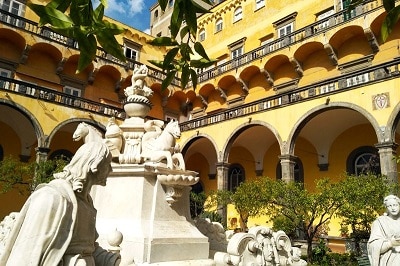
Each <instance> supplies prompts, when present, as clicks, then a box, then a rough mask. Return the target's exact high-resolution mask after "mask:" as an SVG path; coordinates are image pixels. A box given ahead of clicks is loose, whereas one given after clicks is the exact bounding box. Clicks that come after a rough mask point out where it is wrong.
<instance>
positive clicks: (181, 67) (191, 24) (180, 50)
mask: <svg viewBox="0 0 400 266" xmlns="http://www.w3.org/2000/svg"><path fill="white" fill-rule="evenodd" d="M158 2H159V4H160V7H161V9H162V11H165V9H166V7H167V5H168V2H169V1H168V0H159V1H158ZM204 4H206V5H208V6H210V5H211V3H210V1H209V0H175V1H174V7H173V12H172V16H171V20H170V31H171V37H164V36H163V37H158V38H155V39H153V40H151V41H150V42H149V43H150V44H151V45H154V46H165V47H169V48H170V49H169V51H168V52H167V54H166V55H165V56H164V60H160V61H156V60H152V61H150V62H151V63H152V64H154V65H156V66H157V67H160V68H161V69H162V70H163V71H165V72H166V78H165V79H164V80H163V82H162V84H161V88H162V89H165V88H167V87H168V85H169V84H171V82H172V80H173V79H174V77H175V76H176V75H177V73H178V72H180V73H181V75H180V78H181V87H182V88H185V87H186V85H187V84H188V82H189V79H191V80H192V84H193V87H194V88H195V87H196V85H197V74H196V70H195V69H196V68H205V67H208V66H210V65H212V64H214V63H215V60H211V59H210V58H209V57H208V55H207V53H206V51H205V49H204V47H203V46H202V44H201V43H200V42H197V41H196V36H197V15H198V14H204V13H208V12H209V10H208V9H207V8H205V7H203V5H204ZM28 6H29V7H30V8H31V9H32V11H33V12H35V13H36V14H37V15H38V16H39V17H40V22H39V26H40V27H41V26H45V25H49V26H50V28H51V29H53V30H54V31H56V32H58V33H60V34H62V35H64V36H67V37H69V38H72V39H74V40H76V41H77V42H78V47H79V50H80V52H81V53H80V57H79V62H78V67H77V72H81V71H82V70H84V69H85V68H86V67H87V66H89V64H90V63H91V62H92V61H93V60H95V58H96V51H97V43H98V44H99V45H100V46H101V47H102V48H103V49H104V50H105V51H106V52H107V53H109V54H111V55H113V56H114V57H116V58H118V59H119V60H121V61H123V62H125V60H126V58H125V56H124V53H123V50H122V47H121V45H120V44H119V43H118V41H117V40H116V38H115V35H118V34H121V33H123V32H124V31H125V30H124V29H123V28H121V27H119V26H117V25H116V24H114V23H110V22H108V21H107V20H104V19H103V16H104V9H105V7H106V6H107V0H100V2H99V5H98V6H97V7H96V9H94V7H93V3H92V1H91V0H52V1H50V2H49V3H48V4H47V5H39V4H33V3H28ZM183 23H185V26H183V27H182V25H183ZM178 33H179V34H180V39H181V41H180V42H178V41H176V37H177V35H178ZM193 49H194V50H193ZM195 52H196V53H197V55H199V56H200V59H193V58H192V57H193V55H194V53H195Z"/></svg>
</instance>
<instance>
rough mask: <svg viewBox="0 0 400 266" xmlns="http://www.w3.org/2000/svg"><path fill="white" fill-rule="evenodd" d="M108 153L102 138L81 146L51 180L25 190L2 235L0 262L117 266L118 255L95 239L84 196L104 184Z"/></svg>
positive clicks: (89, 202)
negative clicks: (27, 193)
mask: <svg viewBox="0 0 400 266" xmlns="http://www.w3.org/2000/svg"><path fill="white" fill-rule="evenodd" d="M110 163H111V154H110V151H109V149H108V148H107V146H106V145H105V144H104V143H102V142H88V143H85V144H84V145H82V146H81V147H80V148H79V149H78V151H77V152H76V154H75V155H74V157H73V158H72V159H71V162H70V163H69V164H68V165H67V166H65V167H64V170H63V171H62V172H60V173H57V174H55V175H54V177H55V179H54V180H52V181H51V182H50V183H48V184H42V185H40V186H38V188H37V189H36V190H35V191H34V192H33V193H32V194H31V196H30V197H29V198H28V200H27V201H26V203H25V205H24V206H23V208H22V209H21V211H20V213H19V216H18V217H17V218H16V220H15V222H14V224H13V226H12V229H11V231H10V233H9V235H8V237H7V240H6V243H5V246H4V250H3V253H2V254H1V256H0V265H10V266H14V265H63V266H65V265H92V266H94V265H118V264H119V263H120V256H119V254H118V253H112V252H108V251H106V250H104V249H102V248H101V247H100V246H99V245H98V244H97V242H96V239H97V236H98V235H97V232H96V228H95V223H96V209H95V208H94V206H93V202H92V198H91V196H90V194H89V192H90V190H91V187H92V186H93V185H105V184H106V180H107V176H108V174H109V173H110V171H111V164H110Z"/></svg>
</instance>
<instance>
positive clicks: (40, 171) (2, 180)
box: [0, 156, 66, 195]
mask: <svg viewBox="0 0 400 266" xmlns="http://www.w3.org/2000/svg"><path fill="white" fill-rule="evenodd" d="M65 165H66V161H65V160H63V159H56V160H48V161H44V162H40V163H36V162H29V163H24V162H21V161H20V160H18V159H16V158H14V157H12V156H7V157H5V158H4V159H3V161H1V162H0V193H7V192H8V191H10V190H12V189H17V190H18V191H19V192H20V193H21V194H25V195H27V194H29V193H30V192H32V191H33V190H35V188H36V187H37V185H39V184H41V183H47V182H49V181H50V180H52V179H53V173H55V172H60V171H61V170H62V169H63V168H64V166H65Z"/></svg>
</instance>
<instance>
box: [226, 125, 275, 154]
mask: <svg viewBox="0 0 400 266" xmlns="http://www.w3.org/2000/svg"><path fill="white" fill-rule="evenodd" d="M255 125H260V126H264V127H265V128H267V129H268V130H269V131H271V133H272V134H273V136H274V137H275V139H276V140H277V141H278V144H279V146H281V145H282V139H281V137H280V135H279V133H278V131H277V130H276V129H275V128H274V127H273V126H272V125H270V124H269V123H267V122H264V121H260V120H255V121H251V119H249V122H248V123H246V124H242V125H240V126H238V127H237V128H236V129H234V130H233V131H232V132H231V134H230V135H229V136H228V138H227V141H226V142H225V144H224V146H223V148H222V151H221V153H220V156H219V161H220V162H226V161H228V158H229V151H230V148H231V147H232V144H233V141H234V140H235V139H236V137H237V136H239V135H240V134H241V133H242V132H243V131H245V130H246V129H248V128H249V127H251V126H255Z"/></svg>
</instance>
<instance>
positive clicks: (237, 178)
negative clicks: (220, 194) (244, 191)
mask: <svg viewBox="0 0 400 266" xmlns="http://www.w3.org/2000/svg"><path fill="white" fill-rule="evenodd" d="M244 180H245V173H244V168H243V167H242V166H241V165H240V164H232V165H231V166H230V167H229V170H228V190H229V191H232V192H234V191H235V190H236V188H237V187H238V186H239V185H240V184H241V183H243V182H244Z"/></svg>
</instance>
